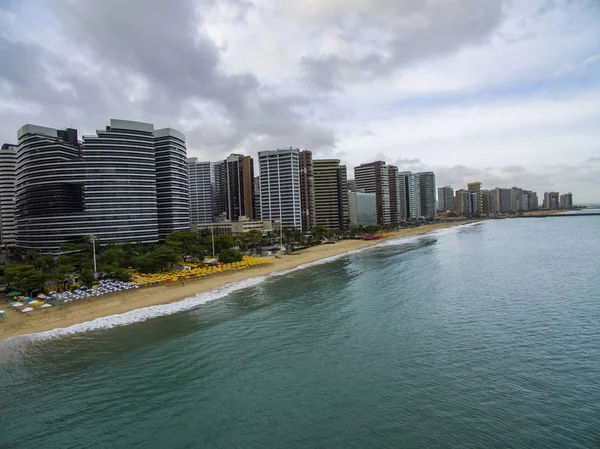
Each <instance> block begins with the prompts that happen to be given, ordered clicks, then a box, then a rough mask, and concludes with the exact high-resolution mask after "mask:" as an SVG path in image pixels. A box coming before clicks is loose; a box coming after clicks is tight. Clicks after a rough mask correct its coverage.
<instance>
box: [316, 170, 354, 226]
mask: <svg viewBox="0 0 600 449" xmlns="http://www.w3.org/2000/svg"><path fill="white" fill-rule="evenodd" d="M313 173H314V217H315V218H314V223H315V225H316V226H323V227H325V228H328V229H345V228H346V227H347V225H348V224H349V221H350V219H349V215H348V214H349V212H348V207H349V205H348V179H347V174H346V166H345V165H341V164H340V160H339V159H315V160H314V161H313Z"/></svg>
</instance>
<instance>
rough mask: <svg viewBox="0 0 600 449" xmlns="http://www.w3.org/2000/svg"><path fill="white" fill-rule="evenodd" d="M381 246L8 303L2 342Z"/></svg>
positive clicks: (350, 243) (354, 245)
mask: <svg viewBox="0 0 600 449" xmlns="http://www.w3.org/2000/svg"><path fill="white" fill-rule="evenodd" d="M474 221H476V220H472V221H461V222H451V223H440V224H433V225H425V226H420V227H417V228H410V229H403V230H401V231H398V232H394V233H392V236H391V237H390V238H398V237H409V236H415V235H422V234H426V233H428V232H431V231H434V230H437V229H443V228H448V227H451V226H458V225H462V224H467V223H472V222H474ZM378 243H381V240H372V241H363V240H343V241H340V242H337V243H335V244H331V245H319V246H314V247H311V248H308V249H305V250H302V251H296V252H294V253H292V254H289V255H284V256H282V257H281V259H276V258H274V257H272V258H270V260H271V262H270V263H268V264H264V265H258V266H256V267H251V268H248V269H244V270H239V271H226V272H223V273H220V274H216V275H211V276H207V277H204V278H200V279H194V280H187V281H186V282H185V285H181V284H180V283H173V284H169V285H161V286H156V287H146V288H140V289H139V290H128V291H123V292H118V293H112V294H109V295H105V296H101V297H95V298H92V299H91V300H87V299H86V300H81V301H75V302H72V303H69V304H67V305H66V306H64V307H63V308H62V309H60V308H59V307H56V306H55V307H50V308H48V309H46V310H47V312H45V311H43V310H35V311H34V312H32V313H31V315H29V316H27V315H24V314H22V313H20V312H17V311H14V310H10V309H11V307H10V306H9V305H8V304H6V305H2V306H1V307H2V309H3V310H5V312H6V317H5V318H4V319H3V320H2V319H0V340H5V339H7V338H9V337H13V336H16V335H25V334H31V333H36V332H44V331H49V330H52V329H57V328H65V327H69V326H72V325H75V324H79V323H85V322H87V321H91V320H94V319H96V318H101V317H106V316H110V315H116V314H121V313H125V312H128V311H130V310H135V309H140V308H142V307H148V306H154V305H158V304H167V303H171V302H175V301H179V300H182V299H184V298H188V297H191V296H194V295H195V294H196V293H203V292H207V291H210V290H213V289H215V288H218V287H222V286H224V285H226V284H229V283H233V282H239V281H243V280H245V279H249V278H252V277H255V276H267V275H269V274H271V273H274V272H277V271H283V270H290V269H293V268H296V267H298V266H299V265H303V264H306V263H310V262H316V261H318V260H320V259H324V258H327V257H331V256H336V255H339V254H344V253H347V252H348V251H352V250H356V249H361V248H367V247H370V246H374V245H376V244H378Z"/></svg>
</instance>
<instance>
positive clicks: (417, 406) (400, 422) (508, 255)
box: [0, 216, 600, 449]
mask: <svg viewBox="0 0 600 449" xmlns="http://www.w3.org/2000/svg"><path fill="white" fill-rule="evenodd" d="M254 283H255V284H256V285H254V286H252V287H249V288H243V289H240V290H237V291H232V292H231V293H230V294H226V293H227V292H226V291H225V292H222V293H221V294H217V295H213V296H205V297H203V299H202V298H200V299H199V300H198V302H199V303H200V302H205V303H204V304H202V305H200V306H198V307H195V308H193V309H191V310H187V311H183V312H180V313H176V314H173V315H169V316H161V317H159V318H155V319H152V320H148V321H145V322H141V323H135V324H131V325H128V326H122V327H116V328H113V329H105V330H93V331H88V332H83V333H78V334H74V335H69V336H64V337H60V338H50V337H51V335H48V334H46V335H44V336H43V339H35V340H32V339H29V338H22V339H13V340H9V341H8V342H4V343H2V342H0V448H2V449H8V448H10V449H12V448H48V449H50V448H60V449H66V448H134V447H139V448H196V447H198V448H204V447H206V448H264V447H272V448H399V447H407V448H418V447H423V448H425V447H426V448H521V447H527V448H546V447H548V448H550V447H551V448H596V447H600V216H598V217H581V218H579V217H577V218H552V219H511V220H497V221H489V222H485V223H482V224H478V225H474V226H466V227H459V228H452V229H450V230H444V231H442V232H438V233H434V234H431V235H427V236H424V237H421V238H413V239H404V240H398V241H394V242H386V243H384V244H383V245H382V246H380V247H377V248H374V249H369V250H366V251H362V252H359V253H355V254H352V255H349V256H347V257H343V258H340V259H338V260H336V261H333V262H330V263H327V264H323V265H318V266H314V267H311V268H306V269H303V270H300V271H296V272H293V273H290V274H288V275H284V276H279V277H274V278H268V279H266V280H265V279H258V280H255V281H254ZM231 290H233V289H231ZM210 299H214V300H212V301H209V300H210ZM160 313H166V312H165V310H162V311H160ZM106 324H107V323H104V324H103V325H106ZM0 325H1V323H0Z"/></svg>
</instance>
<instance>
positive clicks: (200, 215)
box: [188, 157, 214, 225]
mask: <svg viewBox="0 0 600 449" xmlns="http://www.w3.org/2000/svg"><path fill="white" fill-rule="evenodd" d="M211 168H212V163H211V162H200V161H198V158H196V157H191V158H188V170H189V174H190V222H191V224H192V225H196V224H200V223H211V222H212V221H213V217H214V211H213V190H212V170H211Z"/></svg>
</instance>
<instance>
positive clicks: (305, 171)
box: [298, 150, 315, 232]
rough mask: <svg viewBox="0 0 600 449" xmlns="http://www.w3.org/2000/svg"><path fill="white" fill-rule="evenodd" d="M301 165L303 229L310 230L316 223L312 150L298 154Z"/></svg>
mask: <svg viewBox="0 0 600 449" xmlns="http://www.w3.org/2000/svg"><path fill="white" fill-rule="evenodd" d="M298 163H299V165H300V212H301V214H302V229H303V230H304V232H307V231H310V230H311V229H312V227H313V226H314V225H315V191H314V168H313V159H312V151H308V150H304V151H300V153H299V154H298Z"/></svg>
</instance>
